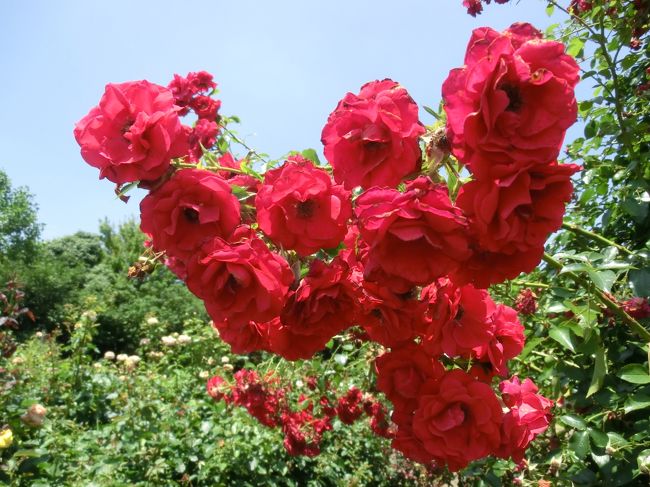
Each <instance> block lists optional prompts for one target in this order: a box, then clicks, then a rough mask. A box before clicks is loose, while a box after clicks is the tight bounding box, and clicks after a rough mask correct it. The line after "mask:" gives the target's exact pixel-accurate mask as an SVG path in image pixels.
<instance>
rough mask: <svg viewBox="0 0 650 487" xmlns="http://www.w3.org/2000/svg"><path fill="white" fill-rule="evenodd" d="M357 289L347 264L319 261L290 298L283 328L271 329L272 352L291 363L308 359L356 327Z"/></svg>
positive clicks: (282, 315) (337, 260)
mask: <svg viewBox="0 0 650 487" xmlns="http://www.w3.org/2000/svg"><path fill="white" fill-rule="evenodd" d="M357 294H358V291H357V289H356V285H355V284H354V283H353V282H352V281H351V280H350V275H349V269H348V266H347V264H346V263H345V262H343V261H341V260H339V259H335V260H334V261H333V262H332V263H331V264H325V263H324V262H322V261H320V260H315V261H313V262H312V264H311V266H310V270H309V273H308V274H307V275H306V276H305V277H304V278H303V279H302V280H301V281H300V285H299V286H298V288H297V289H296V290H295V291H291V292H290V293H289V295H288V296H287V299H286V302H285V305H284V308H283V309H282V314H281V326H279V327H276V328H271V329H269V341H270V349H271V350H272V351H273V352H275V353H277V354H279V355H282V356H283V357H284V358H286V359H288V360H297V359H308V358H311V357H312V356H313V355H314V353H316V352H318V351H319V350H322V349H323V348H325V345H326V344H327V342H328V341H329V340H330V339H331V338H332V337H333V336H334V335H336V334H338V333H340V332H342V331H343V330H345V329H346V328H348V327H349V326H351V325H352V324H353V323H354V318H355V316H356V312H357V300H358V299H357Z"/></svg>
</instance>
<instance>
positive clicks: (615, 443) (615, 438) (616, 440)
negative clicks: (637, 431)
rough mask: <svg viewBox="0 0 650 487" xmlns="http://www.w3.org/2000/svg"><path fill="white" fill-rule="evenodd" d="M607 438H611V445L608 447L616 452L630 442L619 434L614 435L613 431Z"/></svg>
mask: <svg viewBox="0 0 650 487" xmlns="http://www.w3.org/2000/svg"><path fill="white" fill-rule="evenodd" d="M607 437H608V438H609V443H608V444H607V446H608V447H609V448H613V449H614V450H618V449H619V448H621V447H623V446H625V445H627V444H628V441H627V440H626V439H625V438H623V437H622V436H621V435H619V434H618V433H614V432H613V431H610V432H609V433H607Z"/></svg>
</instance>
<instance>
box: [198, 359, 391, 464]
mask: <svg viewBox="0 0 650 487" xmlns="http://www.w3.org/2000/svg"><path fill="white" fill-rule="evenodd" d="M310 381H311V382H315V381H313V378H310V379H307V384H308V387H309V389H311V390H316V387H315V386H313V385H310ZM206 387H207V391H208V394H209V395H210V397H212V398H213V399H214V400H215V401H224V402H225V403H226V404H234V405H237V406H241V407H244V408H246V410H247V411H248V412H249V414H250V415H251V416H253V417H254V418H255V419H257V420H258V421H259V422H260V423H261V424H263V425H264V426H267V427H269V428H281V429H282V433H283V434H284V447H285V449H286V450H287V452H288V453H289V455H292V456H296V455H305V456H309V457H313V456H316V455H318V454H319V453H320V443H321V440H322V437H323V433H325V432H326V431H329V430H331V429H332V421H333V420H334V418H335V417H338V418H339V420H340V421H341V422H342V423H344V424H348V425H350V424H353V423H355V422H356V421H357V420H359V419H360V418H361V417H362V416H363V415H364V414H365V415H366V416H368V417H370V427H371V429H372V430H373V431H374V432H375V433H376V434H377V435H380V436H382V437H385V438H390V437H391V435H392V432H391V430H390V422H389V420H388V419H387V412H386V408H385V407H384V406H383V405H382V404H381V403H380V402H379V401H377V400H375V399H374V398H373V397H372V396H370V395H368V394H365V395H364V394H363V393H362V392H361V391H360V390H359V389H357V388H356V387H352V388H350V389H349V390H348V391H347V392H346V393H345V394H344V395H343V396H341V397H339V398H338V399H337V398H336V397H332V394H331V392H330V393H329V394H325V395H322V396H320V397H319V398H318V400H312V399H309V398H307V397H306V396H305V395H304V394H300V398H299V400H298V402H299V409H298V410H293V409H291V407H290V404H289V401H288V395H289V393H290V392H291V387H289V386H283V385H282V384H281V383H280V380H279V379H278V378H277V377H276V376H274V375H272V374H267V375H266V376H265V377H262V378H260V377H259V375H258V374H257V372H255V371H254V370H246V369H241V370H239V371H237V372H235V374H234V381H233V383H228V382H227V381H226V380H225V379H223V378H222V377H220V376H214V377H212V378H210V379H209V380H208V382H207V385H206ZM328 392H329V391H328Z"/></svg>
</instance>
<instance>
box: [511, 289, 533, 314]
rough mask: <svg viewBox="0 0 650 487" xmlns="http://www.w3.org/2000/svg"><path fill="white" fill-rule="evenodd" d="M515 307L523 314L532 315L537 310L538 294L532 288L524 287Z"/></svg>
mask: <svg viewBox="0 0 650 487" xmlns="http://www.w3.org/2000/svg"><path fill="white" fill-rule="evenodd" d="M515 309H516V310H517V313H520V314H522V315H532V314H535V311H537V295H536V294H535V293H534V292H533V291H532V289H522V290H521V291H519V294H518V295H517V299H516V300H515Z"/></svg>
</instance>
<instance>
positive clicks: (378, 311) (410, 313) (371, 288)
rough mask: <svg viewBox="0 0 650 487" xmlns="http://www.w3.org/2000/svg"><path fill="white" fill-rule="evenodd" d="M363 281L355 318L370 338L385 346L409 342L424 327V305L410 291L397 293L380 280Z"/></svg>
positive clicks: (397, 345) (396, 345) (401, 344)
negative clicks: (360, 310) (358, 311)
mask: <svg viewBox="0 0 650 487" xmlns="http://www.w3.org/2000/svg"><path fill="white" fill-rule="evenodd" d="M362 282H363V295H362V296H361V309H362V312H361V314H360V315H359V317H358V320H359V324H360V325H361V326H363V328H364V329H365V330H366V332H367V333H368V335H369V336H370V338H371V339H372V340H374V341H376V342H378V343H380V344H381V345H383V346H385V347H401V346H404V345H407V344H409V343H410V342H412V341H413V340H414V339H415V338H416V337H417V336H418V335H419V334H420V333H421V332H422V330H423V329H424V327H425V326H426V322H425V320H424V312H425V310H426V306H425V305H423V304H422V303H420V302H419V301H418V300H417V299H415V298H413V297H412V296H411V294H410V293H405V294H397V293H395V292H393V291H391V290H390V289H388V288H387V287H385V285H384V283H382V282H381V281H380V282H377V283H375V282H368V281H362Z"/></svg>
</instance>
